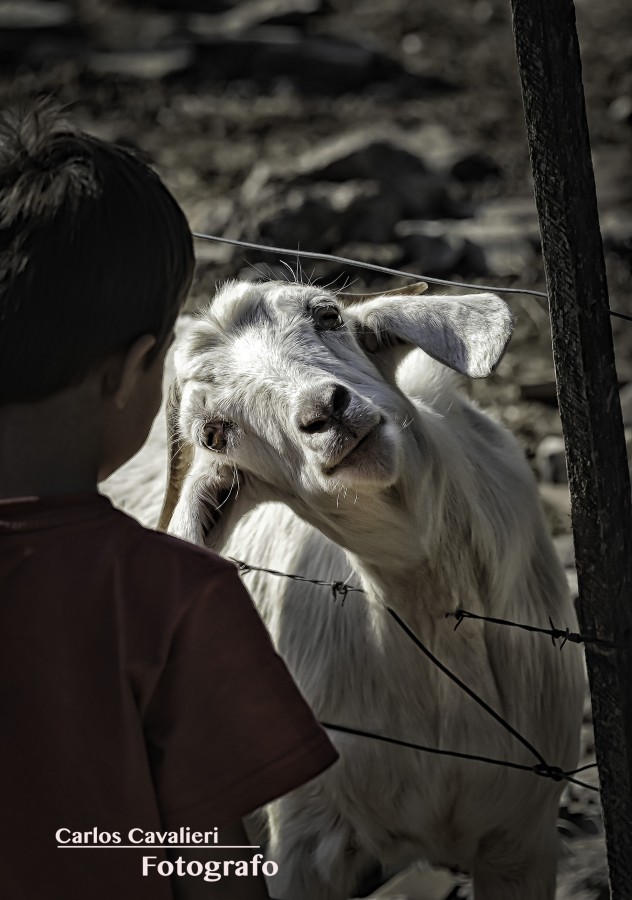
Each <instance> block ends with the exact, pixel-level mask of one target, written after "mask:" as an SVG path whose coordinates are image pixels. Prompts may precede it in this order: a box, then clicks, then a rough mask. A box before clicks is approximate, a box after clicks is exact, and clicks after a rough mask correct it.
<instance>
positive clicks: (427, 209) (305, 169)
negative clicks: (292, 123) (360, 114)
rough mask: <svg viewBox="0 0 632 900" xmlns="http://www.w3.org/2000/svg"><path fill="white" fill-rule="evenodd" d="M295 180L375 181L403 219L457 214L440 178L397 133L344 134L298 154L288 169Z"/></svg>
mask: <svg viewBox="0 0 632 900" xmlns="http://www.w3.org/2000/svg"><path fill="white" fill-rule="evenodd" d="M291 177H292V178H293V179H295V180H297V181H315V180H318V181H346V180H349V179H357V178H366V179H371V180H373V181H378V182H380V184H382V185H383V186H384V187H385V188H386V189H387V190H389V191H390V192H392V194H393V196H395V197H397V198H398V200H399V202H400V203H401V206H402V214H403V215H404V216H409V217H410V216H419V217H423V218H430V217H443V216H454V215H460V214H462V210H460V209H459V208H458V206H457V204H456V202H455V201H454V199H453V198H452V197H451V196H450V193H449V190H448V185H447V182H446V180H445V178H443V176H441V175H440V174H438V173H436V172H434V171H432V170H431V169H429V168H428V166H427V165H426V163H425V161H424V160H423V158H422V157H421V155H419V154H418V153H415V152H413V151H412V150H410V149H409V148H408V147H407V146H406V145H405V141H404V140H403V139H400V138H399V137H398V136H397V135H394V134H391V135H388V136H386V135H383V134H381V133H380V132H379V131H376V130H375V129H369V130H360V131H353V132H348V133H346V134H343V135H340V136H338V137H335V138H333V139H329V140H325V141H322V142H321V143H320V144H318V145H317V146H316V147H314V148H313V149H312V150H309V151H308V152H306V153H304V154H302V155H301V156H300V157H299V158H298V159H297V160H296V163H295V165H294V166H293V167H292V170H291Z"/></svg>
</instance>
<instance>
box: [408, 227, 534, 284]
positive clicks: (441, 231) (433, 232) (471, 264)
mask: <svg viewBox="0 0 632 900" xmlns="http://www.w3.org/2000/svg"><path fill="white" fill-rule="evenodd" d="M400 233H401V234H403V235H410V234H416V235H424V236H425V237H426V238H440V239H442V240H443V241H447V242H451V243H452V244H453V245H459V246H461V247H462V248H463V256H464V261H465V263H466V264H467V266H468V271H471V272H472V273H477V274H481V275H483V274H487V273H491V274H494V275H498V276H503V277H504V276H508V275H520V274H521V273H523V272H524V271H525V269H527V268H528V267H529V266H532V265H533V264H534V261H535V250H534V247H533V245H532V243H531V242H530V241H529V239H528V238H527V237H526V236H525V233H524V229H523V228H522V227H521V226H520V225H519V224H517V223H509V222H506V221H505V222H503V221H496V220H494V219H492V218H491V217H484V218H481V217H476V218H472V219H460V220H458V221H455V220H452V219H444V218H441V219H437V220H434V221H416V222H403V223H402V224H401V225H400ZM418 242H419V243H420V246H422V245H423V241H420V240H419V238H418ZM445 271H448V268H446V269H445Z"/></svg>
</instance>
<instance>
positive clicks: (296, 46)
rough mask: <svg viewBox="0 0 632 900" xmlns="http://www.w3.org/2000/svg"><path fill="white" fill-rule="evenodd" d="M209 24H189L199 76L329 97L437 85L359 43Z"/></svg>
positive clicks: (282, 29)
mask: <svg viewBox="0 0 632 900" xmlns="http://www.w3.org/2000/svg"><path fill="white" fill-rule="evenodd" d="M215 25H216V23H215V24H214V23H213V22H210V23H209V20H208V19H207V18H200V17H192V18H191V19H190V20H189V27H188V31H189V34H190V36H191V37H192V38H193V39H194V40H195V41H196V43H197V46H198V49H199V50H200V53H201V55H202V57H203V61H204V67H203V69H201V70H200V72H201V73H203V74H204V75H205V77H208V76H211V75H212V76H213V77H214V78H217V79H221V80H222V81H227V80H231V79H254V80H256V81H257V83H258V84H259V85H264V86H269V85H271V84H273V83H275V82H276V81H278V79H280V78H283V79H289V80H290V81H291V82H292V83H294V84H296V85H297V86H298V87H300V88H301V89H302V90H304V91H307V92H311V93H318V94H335V95H338V94H341V93H345V92H347V91H353V90H360V89H362V90H365V89H366V87H367V85H370V84H385V85H387V86H392V87H393V89H397V91H399V92H401V91H405V90H408V89H410V88H411V87H412V88H413V89H414V90H416V92H417V94H420V93H423V92H424V91H430V90H432V91H436V90H438V89H439V87H440V84H439V83H438V82H439V80H438V79H433V78H431V77H424V76H417V75H414V74H411V73H408V72H406V70H405V69H404V68H403V67H402V65H401V64H400V63H399V62H398V61H397V60H396V59H393V58H391V57H389V56H387V55H385V54H384V53H382V52H381V51H380V50H379V49H377V48H376V47H374V46H372V45H371V44H369V43H367V42H362V41H361V40H347V39H345V38H339V37H337V36H330V35H321V34H316V35H309V34H304V33H303V31H302V30H301V29H299V28H292V27H289V26H281V25H260V26H257V27H255V28H252V29H250V30H248V31H244V32H241V33H222V32H218V31H217V30H216V27H215ZM435 82H437V83H435Z"/></svg>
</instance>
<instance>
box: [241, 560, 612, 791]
mask: <svg viewBox="0 0 632 900" xmlns="http://www.w3.org/2000/svg"><path fill="white" fill-rule="evenodd" d="M231 559H232V561H233V562H234V563H236V565H237V567H238V569H239V571H240V572H241V573H243V574H245V573H247V572H265V573H266V574H268V575H276V576H278V577H280V578H289V579H291V580H293V581H302V582H307V583H308V584H316V585H320V586H321V587H328V588H331V590H332V593H333V598H334V600H335V599H336V597H337V596H341V597H342V602H343V604H344V600H345V597H346V596H347V594H348V593H351V592H355V593H359V594H364V593H366V591H365V590H364V589H363V588H360V587H355V586H353V585H349V584H347V583H346V582H344V581H321V580H320V579H318V578H306V577H305V576H304V575H294V574H289V573H288V572H280V571H278V570H277V569H268V568H264V567H263V566H253V565H251V564H250V563H246V562H243V561H242V560H239V559H235V558H234V557H231ZM386 611H387V612H388V614H389V615H390V616H391V618H392V619H393V620H394V621H395V622H396V623H397V625H399V627H400V628H401V629H402V630H403V631H404V633H405V634H406V635H407V637H408V638H410V640H411V641H412V642H413V643H414V644H415V646H416V647H417V648H418V649H419V650H421V651H422V653H424V654H425V655H426V657H427V658H428V659H429V660H430V661H431V662H432V663H433V664H434V665H435V666H436V667H437V668H438V669H439V671H440V672H443V674H444V675H446V677H448V678H449V679H450V680H451V681H452V682H454V684H456V685H457V687H459V688H460V689H461V690H462V691H464V692H465V693H466V694H467V695H468V696H469V697H470V698H471V699H472V700H474V701H475V702H476V703H477V704H478V705H479V706H480V707H481V708H482V709H484V710H485V712H487V713H488V715H490V716H491V717H492V718H493V719H494V720H495V721H496V722H498V723H499V724H500V725H502V727H503V728H504V729H505V730H506V731H508V732H509V734H511V735H512V737H514V738H515V739H516V740H517V741H519V742H520V743H521V744H522V745H523V746H524V747H526V749H527V750H529V751H530V753H532V754H533V756H535V758H536V759H537V763H536V764H535V765H533V766H528V765H526V764H521V763H513V762H509V761H507V760H497V759H492V758H491V757H486V756H478V755H474V754H470V753H461V752H459V751H457V750H441V749H438V748H436V747H426V746H424V745H422V744H413V743H410V742H409V741H402V740H399V739H398V738H391V737H385V736H384V735H378V734H373V733H372V732H369V731H361V730H359V729H357V728H349V727H347V726H345V725H332V724H329V723H326V722H321V725H322V726H323V727H324V728H330V729H332V730H334V731H342V732H346V733H347V734H356V735H359V736H360V737H366V738H372V739H373V740H376V741H383V742H385V743H388V744H397V745H398V746H402V747H410V748H411V749H414V750H421V751H423V752H425V753H434V754H437V755H442V756H452V757H456V758H459V759H471V760H474V761H476V762H485V763H489V764H491V765H501V766H505V767H507V768H510V769H521V770H524V771H526V772H534V773H535V774H536V775H540V776H541V777H544V778H552V779H553V780H554V781H569V782H572V783H573V784H577V785H579V786H580V787H584V788H587V789H588V790H591V791H599V788H596V787H594V786H593V785H590V784H587V783H586V782H583V781H579V780H578V779H577V778H575V777H574V776H575V775H577V774H579V773H580V772H583V771H585V770H586V769H589V768H593V767H594V766H596V763H590V764H589V765H586V766H582V767H581V768H580V769H574V770H573V771H571V772H565V771H564V770H563V769H561V768H560V767H559V766H554V765H551V764H550V763H548V762H547V761H546V760H545V758H544V757H543V756H542V754H541V753H540V752H539V750H537V749H536V748H535V747H534V746H533V744H532V743H531V742H530V741H528V740H527V738H525V737H524V735H522V734H520V732H519V731H517V730H516V729H515V728H514V727H513V726H512V725H511V724H510V723H509V722H507V720H506V719H504V718H503V717H502V716H501V715H500V713H497V712H496V710H495V709H494V708H493V707H491V706H490V705H489V704H488V703H486V702H485V700H483V698H482V697H479V695H478V694H477V693H476V692H475V691H473V690H472V689H471V688H470V687H468V685H466V684H465V682H463V681H461V679H460V678H459V677H458V676H457V675H455V674H454V672H452V671H451V670H450V669H448V667H447V666H446V665H445V664H444V663H442V662H441V661H440V660H439V659H437V657H436V656H435V655H434V654H433V653H432V652H431V651H430V650H429V649H428V648H427V647H426V646H425V644H423V643H422V641H421V640H420V638H419V637H418V636H417V635H416V634H415V632H414V631H412V629H411V628H409V627H408V625H407V624H406V623H405V622H404V620H403V619H402V618H400V616H399V615H398V614H397V613H396V612H395V610H394V609H392V608H391V607H390V606H387V607H386ZM457 612H459V611H458V610H457ZM449 615H455V614H454V613H446V618H447V617H448V616H449ZM465 617H467V616H465ZM471 617H472V618H481V617H477V616H475V615H474V614H472V615H471ZM492 621H494V620H492ZM495 621H498V622H502V623H504V624H512V623H509V622H505V620H502V619H499V620H495ZM459 624H460V622H458V621H457V624H456V626H455V627H456V628H458V626H459ZM525 627H526V629H527V630H528V631H532V630H534V631H539V630H540V629H537V628H534V627H532V626H525ZM561 634H562V635H565V634H566V632H562V633H561Z"/></svg>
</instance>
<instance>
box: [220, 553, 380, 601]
mask: <svg viewBox="0 0 632 900" xmlns="http://www.w3.org/2000/svg"><path fill="white" fill-rule="evenodd" d="M229 558H230V559H231V560H232V562H234V563H235V564H236V565H237V568H238V569H239V571H240V572H241V573H242V574H246V573H247V572H265V573H266V574H268V575H278V576H279V578H289V579H291V580H292V581H302V582H305V583H307V584H318V585H320V586H321V587H328V588H331V592H332V594H333V598H334V600H335V599H336V598H337V597H341V598H342V603H343V604H344V602H345V600H346V599H347V594H352V593H357V594H364V593H365V591H364V589H363V588H360V587H354V586H353V585H351V584H347V583H346V582H345V581H320V580H319V579H318V578H306V577H305V576H304V575H290V574H289V573H288V572H277V570H276V569H264V568H263V567H262V566H251V565H250V563H246V562H243V561H242V560H240V559H234V557H232V556H231V557H229Z"/></svg>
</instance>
